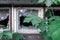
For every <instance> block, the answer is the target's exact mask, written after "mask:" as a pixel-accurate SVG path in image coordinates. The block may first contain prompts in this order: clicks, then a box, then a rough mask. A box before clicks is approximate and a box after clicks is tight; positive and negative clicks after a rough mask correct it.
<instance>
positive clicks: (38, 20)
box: [24, 14, 44, 25]
mask: <svg viewBox="0 0 60 40" xmlns="http://www.w3.org/2000/svg"><path fill="white" fill-rule="evenodd" d="M42 21H44V20H43V19H41V18H40V17H38V16H37V15H36V14H28V15H27V16H26V18H25V19H24V22H27V23H29V22H31V23H32V24H33V25H36V24H39V23H41V22H42Z"/></svg>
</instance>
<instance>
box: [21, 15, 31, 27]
mask: <svg viewBox="0 0 60 40" xmlns="http://www.w3.org/2000/svg"><path fill="white" fill-rule="evenodd" d="M24 18H25V16H21V17H20V26H21V25H23V26H26V27H29V26H32V23H31V22H30V23H23V21H24Z"/></svg>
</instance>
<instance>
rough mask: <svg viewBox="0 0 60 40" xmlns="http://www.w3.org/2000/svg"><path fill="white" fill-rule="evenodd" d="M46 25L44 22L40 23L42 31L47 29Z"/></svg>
mask: <svg viewBox="0 0 60 40" xmlns="http://www.w3.org/2000/svg"><path fill="white" fill-rule="evenodd" d="M45 26H46V25H45V24H44V23H40V24H39V26H38V28H39V29H40V30H41V32H44V31H45V30H46V27H45Z"/></svg>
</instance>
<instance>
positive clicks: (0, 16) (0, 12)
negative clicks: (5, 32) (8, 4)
mask: <svg viewBox="0 0 60 40" xmlns="http://www.w3.org/2000/svg"><path fill="white" fill-rule="evenodd" d="M8 23H9V9H0V25H4V26H5V27H4V28H7V27H8V26H9V24H8Z"/></svg>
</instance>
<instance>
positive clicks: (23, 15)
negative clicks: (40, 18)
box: [18, 9, 38, 28]
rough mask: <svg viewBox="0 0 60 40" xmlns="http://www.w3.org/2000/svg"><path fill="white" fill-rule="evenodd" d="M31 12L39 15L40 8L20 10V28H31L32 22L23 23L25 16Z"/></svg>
mask: <svg viewBox="0 0 60 40" xmlns="http://www.w3.org/2000/svg"><path fill="white" fill-rule="evenodd" d="M29 13H34V14H37V15H38V10H36V9H20V10H18V19H19V28H24V27H25V28H26V27H28V28H30V27H32V23H31V22H30V23H23V21H24V18H25V17H26V15H28V14H29Z"/></svg>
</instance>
